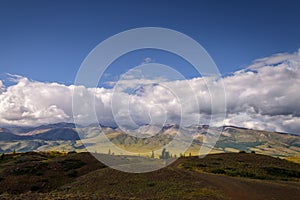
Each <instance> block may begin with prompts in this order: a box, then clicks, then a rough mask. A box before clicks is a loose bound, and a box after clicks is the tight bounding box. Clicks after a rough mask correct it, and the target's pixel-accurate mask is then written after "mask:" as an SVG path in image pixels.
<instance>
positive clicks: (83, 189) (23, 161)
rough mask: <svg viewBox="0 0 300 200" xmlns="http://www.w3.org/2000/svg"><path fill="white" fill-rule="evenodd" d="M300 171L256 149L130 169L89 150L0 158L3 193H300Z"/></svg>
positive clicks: (114, 195) (223, 195)
mask: <svg viewBox="0 0 300 200" xmlns="http://www.w3.org/2000/svg"><path fill="white" fill-rule="evenodd" d="M115 159H118V157H116V158H115ZM222 170H223V171H222ZM211 172H214V173H220V172H222V173H221V174H212V173H211ZM224 172H225V173H224ZM299 173H300V165H299V164H295V163H291V162H288V161H286V160H281V159H277V158H272V157H268V156H263V155H256V154H233V153H230V154H215V155H209V156H207V157H205V158H204V159H199V158H198V157H185V158H180V159H178V160H177V161H176V162H175V163H173V164H172V165H171V166H169V167H167V168H164V169H161V170H158V171H155V172H151V173H145V174H129V173H124V172H119V171H116V170H113V169H110V168H108V167H105V166H104V165H103V164H101V163H99V162H98V161H97V160H95V159H94V158H93V157H92V156H91V155H90V154H88V153H80V154H70V155H65V154H59V153H25V154H15V155H6V156H5V158H4V160H1V161H0V193H2V195H1V196H0V198H1V199H47V198H48V199H272V198H273V199H297V197H298V196H299V194H300V183H299ZM251 174H252V175H251ZM226 175H229V176H226ZM230 176H238V177H230ZM243 176H246V177H250V178H252V179H249V178H241V177H243ZM257 178H259V179H267V180H257ZM283 180H284V181H283Z"/></svg>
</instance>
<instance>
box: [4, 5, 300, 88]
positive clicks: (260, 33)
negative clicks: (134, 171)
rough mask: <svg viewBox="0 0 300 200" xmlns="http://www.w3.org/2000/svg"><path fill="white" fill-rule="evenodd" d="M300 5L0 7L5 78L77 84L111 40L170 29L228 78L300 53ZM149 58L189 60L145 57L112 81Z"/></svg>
mask: <svg viewBox="0 0 300 200" xmlns="http://www.w3.org/2000/svg"><path fill="white" fill-rule="evenodd" d="M299 8H300V2H299V1H274V2H273V1H220V0H212V1H208V0H207V1H164V2H162V1H133V0H132V1H75V0H73V1H71V0H69V1H63V0H62V1H56V0H54V1H45V0H39V1H32V0H24V1H21V0H19V1H16V0H12V1H10V0H1V1H0V79H3V78H4V77H5V74H6V73H11V74H18V75H22V76H26V77H29V78H31V79H34V80H38V81H47V82H59V83H64V84H67V85H69V84H72V83H73V81H74V79H75V76H76V72H77V70H78V68H79V66H80V64H81V62H82V61H83V59H84V58H85V57H86V56H87V54H88V53H89V52H90V51H91V50H92V49H93V48H94V47H95V46H96V45H97V44H98V43H100V42H101V41H103V40H105V39H106V38H108V37H110V36H112V35H114V34H117V33H119V32H121V31H125V30H128V29H132V28H138V27H147V26H151V27H165V28H170V29H174V30H177V31H180V32H182V33H185V34H187V35H188V36H190V37H192V38H194V39H195V40H196V41H198V42H199V43H200V44H201V45H202V46H203V47H204V48H205V49H206V50H207V51H208V53H209V54H210V55H211V56H212V58H213V59H214V60H215V62H216V64H217V65H218V67H219V69H220V71H221V73H222V74H226V73H229V72H233V71H236V70H238V69H241V68H243V67H244V66H246V65H248V64H250V63H251V62H252V61H253V60H254V59H256V58H260V57H265V56H270V55H272V54H275V53H280V52H294V51H297V50H298V48H299V47H300V12H299ZM145 57H150V58H152V59H154V60H155V61H156V62H159V63H162V64H167V65H176V66H177V69H179V71H180V70H181V71H184V73H185V75H186V76H187V78H189V77H194V76H195V74H194V71H193V70H192V69H188V67H187V66H185V62H184V61H180V59H172V58H173V56H172V55H167V54H161V53H159V52H158V51H150V50H148V51H141V52H136V53H133V54H132V55H128V56H127V58H123V59H120V60H119V61H116V62H115V63H114V64H115V67H112V68H111V70H110V71H109V72H108V74H110V75H111V77H110V78H111V79H113V78H114V77H115V76H117V75H118V74H119V73H121V72H125V71H126V69H129V68H130V67H134V66H136V65H139V64H140V63H141V62H142V61H143V59H144V58H145Z"/></svg>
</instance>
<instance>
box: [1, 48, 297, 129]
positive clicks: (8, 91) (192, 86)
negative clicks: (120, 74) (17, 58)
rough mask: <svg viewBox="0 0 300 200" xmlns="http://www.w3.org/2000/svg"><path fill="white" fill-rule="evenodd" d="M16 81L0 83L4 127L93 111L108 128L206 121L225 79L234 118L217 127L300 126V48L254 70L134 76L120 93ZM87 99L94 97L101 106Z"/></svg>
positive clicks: (87, 119)
mask: <svg viewBox="0 0 300 200" xmlns="http://www.w3.org/2000/svg"><path fill="white" fill-rule="evenodd" d="M127 78H128V75H127ZM160 78H161V77H160ZM15 81H16V84H15V85H12V86H9V87H6V88H5V87H4V86H3V84H2V82H1V81H0V124H1V125H38V124H44V123H54V122H60V121H72V120H73V118H74V117H75V119H76V120H78V121H80V122H82V123H94V122H95V121H94V120H95V119H94V117H93V115H95V116H96V117H97V118H98V120H99V122H100V123H102V124H104V125H113V124H115V123H118V124H119V125H121V126H126V125H128V126H131V127H134V126H138V125H139V124H145V123H147V124H151V123H154V124H158V123H164V122H166V123H178V122H179V121H180V120H185V122H184V123H185V124H186V125H188V123H187V122H190V123H193V122H196V121H197V120H198V121H199V123H201V124H207V123H209V122H210V117H211V116H210V114H211V112H212V107H211V102H212V101H213V102H214V105H215V108H214V109H215V111H216V112H217V113H218V112H219V111H220V112H221V111H222V103H220V105H219V104H218V103H219V102H218V98H217V97H218V94H220V93H222V92H221V90H222V88H223V84H224V87H225V92H226V103H227V105H226V110H227V115H226V119H225V121H223V120H220V121H215V123H216V124H217V125H223V124H226V125H235V126H243V127H247V128H253V129H264V130H271V131H281V132H293V133H299V130H300V106H299V102H300V92H299V85H300V53H299V52H297V53H293V54H277V55H273V56H271V57H267V58H262V59H258V60H255V61H254V63H253V64H252V65H250V66H249V67H248V68H246V69H244V70H240V71H237V72H235V73H233V74H231V75H230V76H226V77H223V78H222V79H215V78H214V77H202V78H200V77H199V78H194V79H190V80H172V81H165V80H162V82H160V84H157V83H156V82H157V80H150V79H141V77H139V78H136V79H135V77H134V76H133V77H131V78H130V79H126V80H125V79H124V80H122V81H120V82H119V83H117V84H115V86H117V87H119V90H118V89H116V88H114V89H106V88H86V87H84V86H74V85H72V86H65V85H62V84H57V83H43V82H36V81H32V80H28V79H27V78H25V77H15ZM160 81H161V80H160ZM208 85H209V87H207V86H208ZM127 87H130V88H131V90H130V91H129V90H128V88H127ZM208 88H209V89H208ZM74 91H76V92H75V95H76V102H75V104H74V107H75V108H76V113H75V116H74V117H73V113H72V94H73V92H74ZM211 97H215V99H211ZM87 99H91V100H92V99H94V100H95V106H94V105H93V104H90V103H89V102H90V101H87ZM91 102H92V101H91ZM218 109H219V110H218ZM182 116H184V119H183V118H182Z"/></svg>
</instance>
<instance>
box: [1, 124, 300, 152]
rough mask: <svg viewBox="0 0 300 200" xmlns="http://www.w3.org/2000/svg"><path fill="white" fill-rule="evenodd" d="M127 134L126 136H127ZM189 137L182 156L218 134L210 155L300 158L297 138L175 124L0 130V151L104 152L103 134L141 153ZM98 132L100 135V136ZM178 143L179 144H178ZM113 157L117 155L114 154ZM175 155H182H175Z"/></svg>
mask: <svg viewBox="0 0 300 200" xmlns="http://www.w3.org/2000/svg"><path fill="white" fill-rule="evenodd" d="M128 132H130V134H127V133H128ZM182 132H184V134H190V135H192V137H193V138H194V140H193V142H192V144H191V146H190V148H189V149H188V150H186V154H193V155H197V154H198V152H199V149H200V147H201V145H205V143H204V142H203V138H204V137H205V136H207V135H216V134H218V133H221V134H220V136H219V138H218V140H217V142H216V144H215V146H214V148H213V150H212V151H211V153H222V152H239V151H248V152H251V151H252V152H256V153H261V154H266V155H271V156H276V157H298V156H299V155H300V136H298V135H293V134H288V133H278V132H268V131H261V130H252V129H246V128H241V127H234V126H223V127H209V126H207V125H194V126H190V127H186V128H180V127H179V126H178V125H176V124H167V125H165V126H163V127H156V126H150V125H145V126H141V127H140V128H139V129H137V130H125V132H124V130H121V129H120V128H116V127H107V126H102V127H101V129H99V128H97V126H95V125H90V126H87V127H75V125H74V124H73V123H57V124H48V125H42V126H38V127H5V128H0V152H2V153H9V152H12V151H17V152H28V151H53V150H59V151H86V150H87V149H86V148H88V150H89V151H94V152H98V153H99V152H100V153H107V152H108V148H109V146H108V144H107V140H103V137H101V134H102V136H103V134H105V136H106V138H108V139H109V140H110V141H111V142H112V143H114V144H115V145H116V146H118V147H121V148H123V149H126V150H127V151H133V152H137V151H140V153H141V154H143V153H144V152H149V151H152V150H155V149H158V148H160V147H162V146H163V145H166V144H168V143H170V142H171V141H172V140H175V142H174V144H175V145H176V144H177V143H176V142H182V141H179V140H178V141H176V137H175V136H176V135H177V134H178V133H182ZM100 133H101V134H100ZM178 144H179V143H178ZM114 153H116V154H118V153H120V152H117V151H116V152H114ZM171 153H173V154H174V155H179V154H181V153H184V152H176V150H173V152H171ZM146 155H147V154H146Z"/></svg>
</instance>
